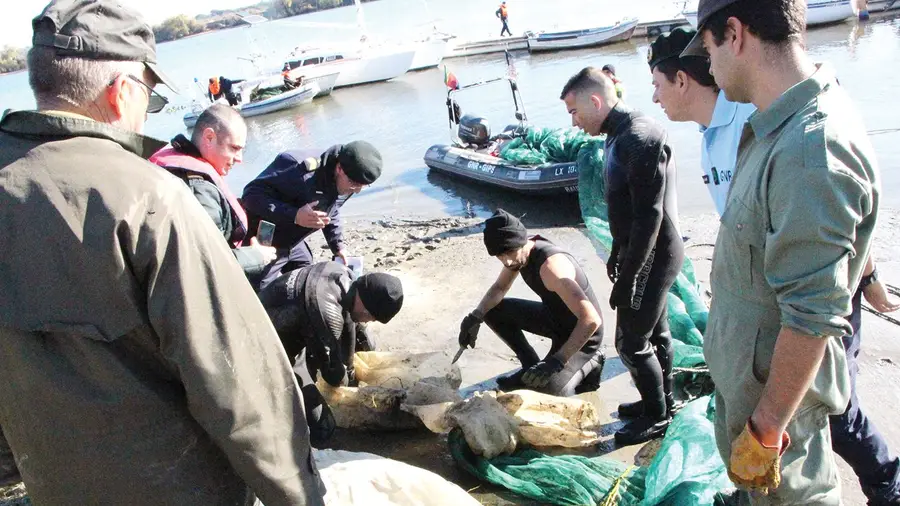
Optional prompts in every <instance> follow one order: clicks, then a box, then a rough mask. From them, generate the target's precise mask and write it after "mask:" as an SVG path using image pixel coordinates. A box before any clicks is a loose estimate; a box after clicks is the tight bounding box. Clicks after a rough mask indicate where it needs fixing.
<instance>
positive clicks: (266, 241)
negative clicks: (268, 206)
mask: <svg viewBox="0 0 900 506" xmlns="http://www.w3.org/2000/svg"><path fill="white" fill-rule="evenodd" d="M256 238H257V240H259V243H260V244H262V245H263V246H271V245H272V239H274V238H275V224H274V223H270V222H268V221H266V220H259V226H258V227H257V228H256Z"/></svg>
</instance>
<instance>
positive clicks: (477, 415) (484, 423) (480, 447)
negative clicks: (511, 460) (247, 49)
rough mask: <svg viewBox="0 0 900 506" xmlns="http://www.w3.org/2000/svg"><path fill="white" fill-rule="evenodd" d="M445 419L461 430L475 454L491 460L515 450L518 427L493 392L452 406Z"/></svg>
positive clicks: (482, 393)
mask: <svg viewBox="0 0 900 506" xmlns="http://www.w3.org/2000/svg"><path fill="white" fill-rule="evenodd" d="M446 417H447V420H448V421H449V423H451V424H452V426H455V427H459V428H460V429H462V431H463V435H464V436H465V438H466V443H467V444H468V445H469V448H471V449H472V451H473V452H474V453H475V454H476V455H483V456H484V458H486V459H492V458H494V457H496V456H497V455H501V454H510V453H512V452H513V451H515V449H516V445H517V444H518V441H519V431H518V424H517V423H516V420H515V419H514V418H513V417H511V416H510V415H509V413H507V411H506V409H505V408H504V407H503V406H501V405H500V404H499V403H498V402H497V399H496V394H495V393H494V392H477V393H476V394H475V396H474V397H472V398H470V399H466V400H464V401H460V402H457V403H455V404H453V405H452V406H450V409H448V410H447V414H446Z"/></svg>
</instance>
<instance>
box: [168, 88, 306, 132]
mask: <svg viewBox="0 0 900 506" xmlns="http://www.w3.org/2000/svg"><path fill="white" fill-rule="evenodd" d="M247 89H248V87H244V89H243V90H242V93H241V96H242V97H243V96H244V93H245V91H246V90H247ZM254 89H255V90H256V91H257V92H259V91H263V92H265V91H266V90H273V91H271V92H269V93H266V94H265V95H264V96H263V97H262V98H261V99H260V100H247V101H246V102H244V103H241V104H238V105H237V106H235V108H236V109H237V110H238V112H240V114H241V116H243V117H245V118H249V117H252V116H260V115H263V114H269V113H273V112H277V111H281V110H284V109H289V108H291V107H295V106H298V105H300V104H305V103H309V102H312V99H313V98H314V97H315V96H316V95H317V94H318V93H319V86H318V85H317V84H316V83H314V82H313V83H304V84H302V85H300V86H298V87H296V88H294V89H291V90H287V91H283V92H280V93H275V91H277V88H261V87H257V88H254ZM250 94H251V95H252V94H253V91H250ZM204 109H205V107H204V106H202V105H200V103H199V102H194V104H193V107H192V110H191V111H190V112H188V113H187V114H185V115H184V125H185V126H186V127H188V128H192V127H193V126H194V125H195V124H197V118H199V117H200V113H202V112H203V110H204Z"/></svg>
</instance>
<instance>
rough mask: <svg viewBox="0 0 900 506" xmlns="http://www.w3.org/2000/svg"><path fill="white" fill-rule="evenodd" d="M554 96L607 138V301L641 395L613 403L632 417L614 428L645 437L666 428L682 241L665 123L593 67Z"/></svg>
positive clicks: (626, 438) (622, 435) (621, 436)
mask: <svg viewBox="0 0 900 506" xmlns="http://www.w3.org/2000/svg"><path fill="white" fill-rule="evenodd" d="M560 98H561V99H562V100H563V101H564V102H565V104H566V107H567V109H568V111H569V114H571V115H572V124H573V125H574V126H577V127H580V128H582V129H583V130H585V131H586V132H587V133H589V134H591V135H599V134H606V136H607V137H606V150H605V156H604V159H605V160H604V164H605V167H604V169H605V170H604V174H605V177H604V180H605V186H606V188H605V194H606V201H607V205H608V207H609V228H610V232H611V234H612V238H613V244H612V251H611V252H610V258H609V261H608V262H607V264H606V270H607V274H608V276H609V278H610V280H611V281H613V283H614V284H613V289H612V293H611V295H610V298H609V303H610V306H612V307H613V308H614V309H615V310H616V350H617V351H618V352H619V356H620V358H621V359H622V362H623V363H624V364H625V366H626V367H627V368H628V371H629V373H631V377H632V379H633V380H634V384H635V386H637V389H638V392H640V394H641V400H640V401H638V402H634V403H625V404H621V405H620V406H619V416H620V417H623V418H633V420H632V421H631V423H629V424H627V425H626V426H625V427H624V428H622V429H621V430H619V431H618V432H616V441H617V442H619V443H620V444H626V445H627V444H638V443H643V442H646V441H649V440H650V439H654V438H656V437H659V436H661V435H663V434H664V433H665V431H666V429H667V428H668V425H669V422H670V421H671V417H672V414H673V409H674V407H675V402H674V397H673V392H672V391H673V376H672V358H673V349H672V336H671V333H670V332H669V325H668V318H667V316H668V315H667V312H666V301H667V293H668V291H669V289H670V288H671V287H672V284H673V283H674V282H675V278H676V277H677V276H678V273H679V271H680V270H681V266H682V262H683V260H684V244H683V241H682V239H681V233H680V231H679V228H678V210H677V202H676V194H675V191H676V190H675V162H674V159H673V156H672V149H671V147H670V146H669V145H668V144H667V134H666V131H665V129H664V128H663V127H662V126H661V125H659V124H658V123H657V122H656V121H654V120H653V119H651V118H649V117H647V116H644V115H643V114H641V113H639V112H636V111H634V110H632V109H630V108H629V107H628V106H626V105H625V104H624V102H622V101H621V100H620V99H619V98H618V97H617V96H616V89H615V85H614V83H613V82H612V81H611V80H610V79H609V78H608V77H606V76H605V75H604V74H603V73H602V72H601V71H600V70H599V69H596V68H593V67H587V68H585V69H583V70H582V71H581V72H579V73H578V74H575V75H574V76H572V78H571V79H570V80H569V82H568V83H566V85H565V87H564V88H563V92H562V94H561V96H560Z"/></svg>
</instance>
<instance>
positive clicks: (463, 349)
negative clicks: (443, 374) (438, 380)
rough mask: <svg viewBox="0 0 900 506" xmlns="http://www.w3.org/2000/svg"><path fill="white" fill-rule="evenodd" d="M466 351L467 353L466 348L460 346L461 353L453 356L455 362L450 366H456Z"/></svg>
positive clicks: (458, 352)
mask: <svg viewBox="0 0 900 506" xmlns="http://www.w3.org/2000/svg"><path fill="white" fill-rule="evenodd" d="M464 351H466V347H465V346H460V347H459V351H457V352H456V355H454V356H453V361H452V362H450V365H453V364H455V363H456V361H457V360H459V357H461V356H462V354H463V352H464Z"/></svg>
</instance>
